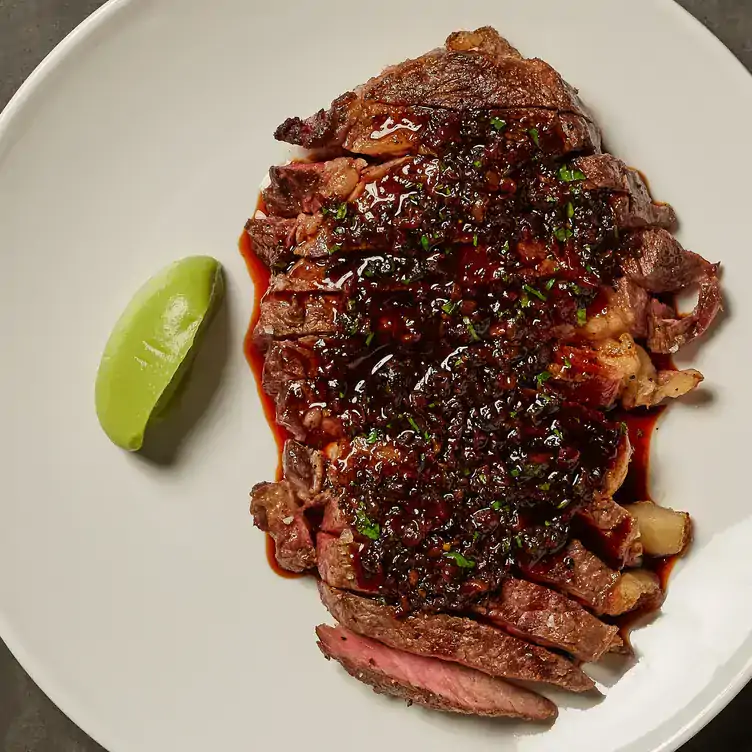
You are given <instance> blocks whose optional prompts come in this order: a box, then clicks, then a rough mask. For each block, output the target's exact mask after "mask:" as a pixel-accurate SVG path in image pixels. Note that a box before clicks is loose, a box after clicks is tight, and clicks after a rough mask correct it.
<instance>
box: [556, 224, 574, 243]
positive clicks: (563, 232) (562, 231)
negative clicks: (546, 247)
mask: <svg viewBox="0 0 752 752" xmlns="http://www.w3.org/2000/svg"><path fill="white" fill-rule="evenodd" d="M572 235H574V233H573V232H572V229H571V228H570V227H557V228H556V229H555V230H554V237H555V238H556V239H557V240H558V241H559V242H560V243H566V242H567V240H569V238H571V237H572Z"/></svg>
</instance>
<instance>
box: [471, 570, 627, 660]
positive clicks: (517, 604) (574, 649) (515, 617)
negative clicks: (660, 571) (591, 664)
mask: <svg viewBox="0 0 752 752" xmlns="http://www.w3.org/2000/svg"><path fill="white" fill-rule="evenodd" d="M476 613H478V614H482V615H483V616H485V617H486V618H487V619H489V620H490V621H492V622H493V623H494V624H498V625H499V626H500V627H503V628H504V629H507V630H508V631H510V632H511V633H512V634H516V635H518V636H519V637H522V638H524V639H526V640H530V641H532V642H535V643H537V644H539V645H543V646H545V647H550V648H556V649H558V650H565V651H566V652H568V653H571V654H572V655H573V656H574V657H575V658H578V659H579V660H581V661H586V662H587V661H597V660H598V659H599V658H600V657H601V656H602V655H603V654H604V653H606V652H607V651H609V650H611V648H612V645H613V642H614V640H615V639H616V638H617V636H618V632H619V630H618V628H617V627H614V626H610V625H608V624H604V623H603V622H602V621H600V620H599V619H596V618H595V617H594V616H593V615H592V614H590V613H588V612H587V611H586V610H585V609H584V608H582V606H579V605H578V604H576V603H575V602H574V601H572V600H570V599H569V598H566V597H565V596H563V595H561V594H560V593H557V592H556V591H554V590H549V589H548V588H545V587H542V586H541V585H536V584H535V583H533V582H528V581H527V580H520V579H517V578H516V577H509V578H508V579H507V580H505V581H504V584H503V586H502V590H501V593H500V594H499V595H498V596H493V597H492V598H491V599H490V600H489V601H488V602H487V603H484V604H480V605H478V606H477V607H476Z"/></svg>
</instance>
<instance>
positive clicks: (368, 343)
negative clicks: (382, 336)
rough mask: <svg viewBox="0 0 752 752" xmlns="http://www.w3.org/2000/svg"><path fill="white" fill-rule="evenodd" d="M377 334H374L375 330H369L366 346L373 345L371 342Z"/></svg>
mask: <svg viewBox="0 0 752 752" xmlns="http://www.w3.org/2000/svg"><path fill="white" fill-rule="evenodd" d="M375 336H376V335H375V334H374V332H368V336H367V337H366V347H370V346H371V342H373V338H374V337H375Z"/></svg>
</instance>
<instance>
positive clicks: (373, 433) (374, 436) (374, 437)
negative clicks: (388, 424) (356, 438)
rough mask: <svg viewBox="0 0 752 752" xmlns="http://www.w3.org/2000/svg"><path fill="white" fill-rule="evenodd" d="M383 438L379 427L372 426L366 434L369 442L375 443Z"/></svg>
mask: <svg viewBox="0 0 752 752" xmlns="http://www.w3.org/2000/svg"><path fill="white" fill-rule="evenodd" d="M380 438H381V431H379V429H378V428H372V429H371V430H370V431H369V432H368V436H366V443H367V444H375V443H376V442H377V441H378V440H379V439H380Z"/></svg>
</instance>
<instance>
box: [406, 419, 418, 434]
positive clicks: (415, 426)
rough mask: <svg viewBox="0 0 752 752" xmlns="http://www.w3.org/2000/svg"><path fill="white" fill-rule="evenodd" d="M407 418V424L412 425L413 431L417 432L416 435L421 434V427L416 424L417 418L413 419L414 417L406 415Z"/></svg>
mask: <svg viewBox="0 0 752 752" xmlns="http://www.w3.org/2000/svg"><path fill="white" fill-rule="evenodd" d="M405 417H406V418H407V422H408V423H409V424H410V426H411V427H412V429H413V431H415V433H420V432H421V431H420V426H419V425H418V424H417V423H416V422H415V418H413V416H412V415H406V416H405Z"/></svg>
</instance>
